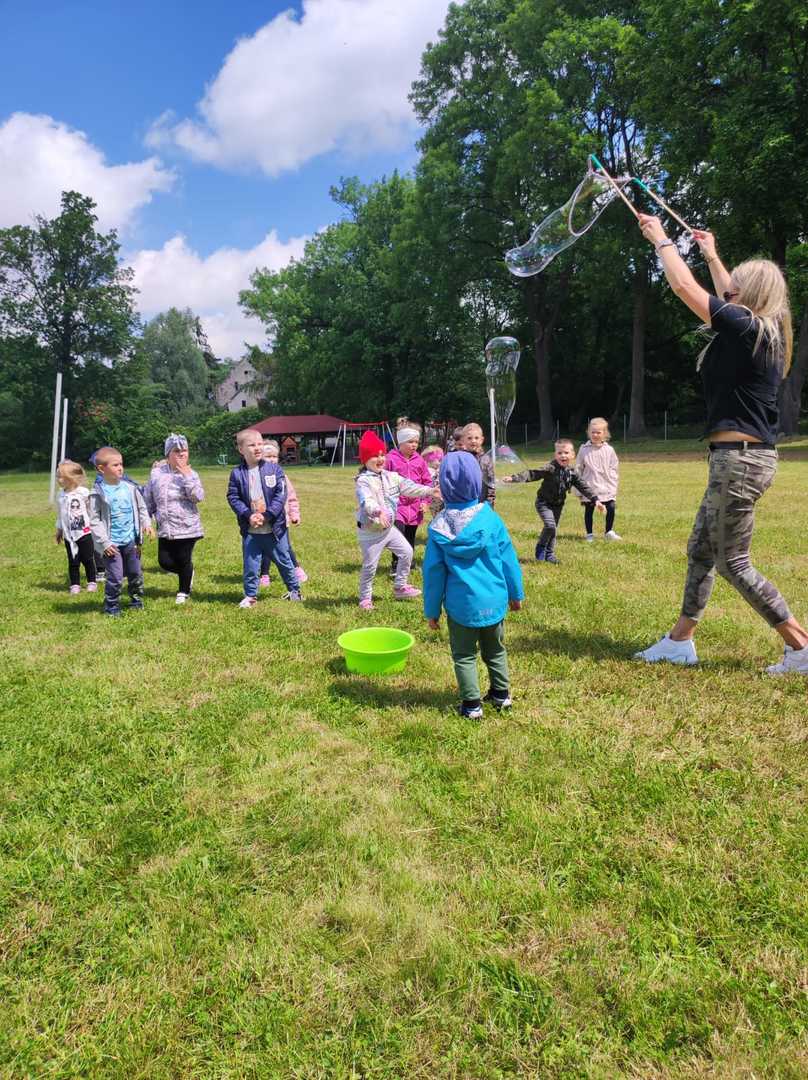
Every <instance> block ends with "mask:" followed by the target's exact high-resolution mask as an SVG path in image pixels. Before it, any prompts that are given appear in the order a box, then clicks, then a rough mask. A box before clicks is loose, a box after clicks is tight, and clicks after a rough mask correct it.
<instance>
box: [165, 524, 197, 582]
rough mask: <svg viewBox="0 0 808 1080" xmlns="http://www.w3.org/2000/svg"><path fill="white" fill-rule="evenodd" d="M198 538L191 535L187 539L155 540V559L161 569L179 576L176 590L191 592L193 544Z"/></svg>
mask: <svg viewBox="0 0 808 1080" xmlns="http://www.w3.org/2000/svg"><path fill="white" fill-rule="evenodd" d="M198 539H199V537H198V536H192V537H191V538H190V539H189V540H164V539H163V537H160V539H159V540H158V541H157V561H158V562H159V563H160V566H161V567H162V569H163V570H166V571H168V573H169V574H176V575H177V576H178V577H179V587H178V589H177V592H181V593H185V595H186V596H190V594H191V582H192V581H193V580H194V563H193V557H194V544H195V543H196V542H197V540H198Z"/></svg>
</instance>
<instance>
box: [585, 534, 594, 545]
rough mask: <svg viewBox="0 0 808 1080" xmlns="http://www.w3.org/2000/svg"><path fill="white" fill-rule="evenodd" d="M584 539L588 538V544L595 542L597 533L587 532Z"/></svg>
mask: <svg viewBox="0 0 808 1080" xmlns="http://www.w3.org/2000/svg"><path fill="white" fill-rule="evenodd" d="M584 540H586V542H587V544H594V542H595V534H594V533H587V534H586V536H585V537H584Z"/></svg>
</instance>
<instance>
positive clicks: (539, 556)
mask: <svg viewBox="0 0 808 1080" xmlns="http://www.w3.org/2000/svg"><path fill="white" fill-rule="evenodd" d="M546 558H547V552H546V551H545V550H544V548H543V547H538V546H537V547H536V562H544V560H545V559H546Z"/></svg>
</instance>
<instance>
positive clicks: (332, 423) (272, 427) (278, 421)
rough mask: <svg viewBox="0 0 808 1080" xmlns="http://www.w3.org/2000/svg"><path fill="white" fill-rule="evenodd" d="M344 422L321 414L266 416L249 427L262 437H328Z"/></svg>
mask: <svg viewBox="0 0 808 1080" xmlns="http://www.w3.org/2000/svg"><path fill="white" fill-rule="evenodd" d="M345 423H347V421H345V420H340V418H339V417H338V416H329V415H328V414H327V413H323V414H321V415H319V416H268V417H267V418H266V420H260V421H259V422H258V423H257V424H251V425H250V427H253V428H255V430H256V431H260V432H261V434H262V435H330V434H332V432H333V433H336V432H337V431H339V429H340V428H341V427H342V425H343V424H345Z"/></svg>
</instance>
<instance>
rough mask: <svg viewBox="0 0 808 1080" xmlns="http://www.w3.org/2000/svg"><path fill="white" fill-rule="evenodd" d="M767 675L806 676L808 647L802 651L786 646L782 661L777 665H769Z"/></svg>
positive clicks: (807, 671) (807, 670)
mask: <svg viewBox="0 0 808 1080" xmlns="http://www.w3.org/2000/svg"><path fill="white" fill-rule="evenodd" d="M766 673H767V674H768V675H792V674H794V675H808V645H806V646H805V648H804V649H793V648H792V647H791V646H790V645H786V646H785V648H784V649H783V659H782V660H781V661H780V663H779V664H770V665H769V667H767V668H766Z"/></svg>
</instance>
